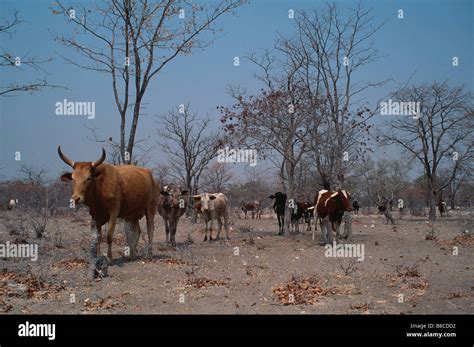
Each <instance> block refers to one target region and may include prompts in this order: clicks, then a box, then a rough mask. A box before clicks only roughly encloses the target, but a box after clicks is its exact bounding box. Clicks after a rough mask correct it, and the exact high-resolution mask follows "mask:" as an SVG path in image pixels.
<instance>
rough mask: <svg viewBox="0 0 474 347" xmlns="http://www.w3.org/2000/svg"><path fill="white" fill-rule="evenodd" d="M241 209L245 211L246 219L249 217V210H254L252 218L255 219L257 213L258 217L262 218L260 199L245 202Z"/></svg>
mask: <svg viewBox="0 0 474 347" xmlns="http://www.w3.org/2000/svg"><path fill="white" fill-rule="evenodd" d="M240 209H241V210H242V212H244V216H245V219H247V212H252V219H255V215H256V216H257V219H262V204H261V203H260V201H258V200H255V201H249V202H244V203H242V206H241V207H240Z"/></svg>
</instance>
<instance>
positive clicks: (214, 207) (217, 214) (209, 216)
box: [193, 193, 230, 242]
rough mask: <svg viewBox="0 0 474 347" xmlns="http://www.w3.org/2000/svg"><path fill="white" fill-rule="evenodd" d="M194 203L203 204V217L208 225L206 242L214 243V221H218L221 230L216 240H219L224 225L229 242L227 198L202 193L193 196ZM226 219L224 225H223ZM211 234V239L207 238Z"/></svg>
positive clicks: (220, 195) (221, 195)
mask: <svg viewBox="0 0 474 347" xmlns="http://www.w3.org/2000/svg"><path fill="white" fill-rule="evenodd" d="M193 199H194V202H195V204H196V203H200V204H201V211H202V216H203V218H204V222H205V224H206V236H204V241H203V242H206V241H207V240H209V242H211V241H212V226H213V224H214V220H217V224H218V226H219V230H218V231H217V236H216V240H219V238H220V235H221V230H222V224H224V229H225V233H226V238H227V240H229V239H230V238H229V226H228V223H229V211H228V209H229V208H228V205H229V203H228V201H227V197H226V196H225V195H224V194H222V193H214V194H211V193H202V194H199V195H194V196H193ZM222 219H224V223H222ZM208 232H209V238H208V236H207V234H208Z"/></svg>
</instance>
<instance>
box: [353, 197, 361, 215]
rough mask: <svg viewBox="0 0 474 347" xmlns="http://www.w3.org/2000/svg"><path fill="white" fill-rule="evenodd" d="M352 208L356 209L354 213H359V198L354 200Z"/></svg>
mask: <svg viewBox="0 0 474 347" xmlns="http://www.w3.org/2000/svg"><path fill="white" fill-rule="evenodd" d="M352 208H353V209H354V214H359V209H360V205H359V202H358V201H357V200H354V202H353V203H352Z"/></svg>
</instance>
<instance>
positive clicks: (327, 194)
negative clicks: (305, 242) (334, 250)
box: [313, 189, 352, 244]
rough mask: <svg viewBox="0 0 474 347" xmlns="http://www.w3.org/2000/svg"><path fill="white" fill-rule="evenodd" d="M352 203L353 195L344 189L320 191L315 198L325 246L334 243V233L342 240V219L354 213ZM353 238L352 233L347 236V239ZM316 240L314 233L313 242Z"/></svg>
mask: <svg viewBox="0 0 474 347" xmlns="http://www.w3.org/2000/svg"><path fill="white" fill-rule="evenodd" d="M350 202H351V195H350V194H349V193H348V192H346V191H345V190H343V189H340V190H338V191H337V192H331V191H328V190H320V191H319V192H318V194H317V195H316V196H315V198H314V206H315V209H316V215H317V217H318V219H319V224H320V226H321V232H322V236H323V243H324V244H332V243H333V231H335V232H336V238H340V236H341V235H340V227H341V222H342V217H343V215H344V213H345V212H351V211H352V205H351V203H350ZM329 224H331V229H330V228H329ZM315 229H316V228H315ZM351 237H352V236H351V235H350V233H347V234H346V235H345V238H346V239H350V238H351ZM314 238H315V233H314V232H313V241H314Z"/></svg>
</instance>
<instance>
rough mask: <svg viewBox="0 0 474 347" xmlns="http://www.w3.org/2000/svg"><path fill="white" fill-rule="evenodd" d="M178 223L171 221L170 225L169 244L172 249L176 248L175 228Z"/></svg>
mask: <svg viewBox="0 0 474 347" xmlns="http://www.w3.org/2000/svg"><path fill="white" fill-rule="evenodd" d="M177 226H178V221H177V220H175V219H173V220H172V221H171V223H170V243H171V246H172V247H176V228H177Z"/></svg>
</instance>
